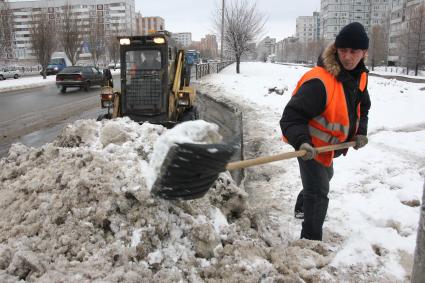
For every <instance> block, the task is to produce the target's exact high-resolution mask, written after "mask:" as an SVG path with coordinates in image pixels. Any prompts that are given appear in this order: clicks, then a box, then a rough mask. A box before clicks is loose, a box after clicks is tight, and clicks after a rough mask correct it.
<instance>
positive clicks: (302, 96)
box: [280, 45, 371, 157]
mask: <svg viewBox="0 0 425 283" xmlns="http://www.w3.org/2000/svg"><path fill="white" fill-rule="evenodd" d="M317 65H318V66H320V67H323V68H325V69H326V70H327V71H328V72H330V73H331V74H333V75H334V76H335V77H336V78H337V80H338V81H340V82H342V85H343V87H344V94H345V98H346V101H347V109H348V115H349V121H350V127H349V134H348V138H347V141H349V140H352V138H353V136H354V135H356V134H358V135H367V123H368V113H369V109H370V105H371V102H370V97H369V93H368V91H367V87H366V88H365V90H364V91H363V93H362V92H361V91H360V90H359V88H358V85H359V80H360V74H361V72H363V71H366V72H368V70H367V69H366V67H365V65H364V63H363V60H362V61H360V63H359V64H358V65H357V67H356V68H355V69H354V70H352V71H346V70H345V69H344V68H343V67H342V65H341V64H340V63H339V60H338V58H337V55H336V49H335V47H334V46H333V45H331V46H329V47H328V48H327V49H326V50H325V51H324V52H323V53H322V55H321V56H320V57H319V60H318V63H317ZM359 103H360V109H361V113H360V122H359V128H358V130H357V133H355V127H356V122H357V120H358V118H359V117H357V105H358V104H359ZM325 106H326V89H325V86H324V85H323V83H322V82H321V81H320V80H319V79H313V80H310V81H308V82H306V83H304V84H303V85H302V86H301V87H300V88H299V89H298V91H297V93H296V95H294V96H292V97H291V99H290V101H289V102H288V104H287V105H286V107H285V110H284V111H283V115H282V119H281V120H280V127H281V130H282V134H283V135H284V136H285V137H286V138H287V139H288V142H289V143H290V144H291V145H292V146H293V147H294V148H295V149H299V147H300V145H301V144H303V143H309V144H312V142H311V137H310V133H309V130H308V122H309V121H310V120H311V119H312V118H314V117H316V116H318V115H320V114H321V113H323V112H324V110H325ZM342 152H343V151H339V152H335V157H337V156H338V155H340V154H341V153H342Z"/></svg>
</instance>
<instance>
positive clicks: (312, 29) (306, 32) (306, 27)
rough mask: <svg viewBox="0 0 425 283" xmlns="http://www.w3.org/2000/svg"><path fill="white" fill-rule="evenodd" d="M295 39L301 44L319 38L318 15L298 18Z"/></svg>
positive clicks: (315, 13)
mask: <svg viewBox="0 0 425 283" xmlns="http://www.w3.org/2000/svg"><path fill="white" fill-rule="evenodd" d="M295 34H296V37H297V38H299V40H300V41H301V42H303V43H308V42H311V41H317V40H319V38H320V13H319V12H313V16H300V17H297V19H296V32H295Z"/></svg>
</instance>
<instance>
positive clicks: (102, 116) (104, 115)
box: [96, 113, 112, 121]
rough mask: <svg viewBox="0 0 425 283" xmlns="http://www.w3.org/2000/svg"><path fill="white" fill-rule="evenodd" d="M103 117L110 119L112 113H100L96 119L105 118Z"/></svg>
mask: <svg viewBox="0 0 425 283" xmlns="http://www.w3.org/2000/svg"><path fill="white" fill-rule="evenodd" d="M105 119H108V120H110V119H112V114H111V113H109V114H100V115H99V116H97V119H96V121H102V120H105Z"/></svg>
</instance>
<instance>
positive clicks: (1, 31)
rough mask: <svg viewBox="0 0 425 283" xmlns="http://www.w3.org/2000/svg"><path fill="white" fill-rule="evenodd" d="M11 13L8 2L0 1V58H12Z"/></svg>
mask: <svg viewBox="0 0 425 283" xmlns="http://www.w3.org/2000/svg"><path fill="white" fill-rule="evenodd" d="M13 32H14V30H13V13H12V10H11V9H10V7H9V3H8V2H0V59H3V60H5V61H6V60H8V59H12V58H13Z"/></svg>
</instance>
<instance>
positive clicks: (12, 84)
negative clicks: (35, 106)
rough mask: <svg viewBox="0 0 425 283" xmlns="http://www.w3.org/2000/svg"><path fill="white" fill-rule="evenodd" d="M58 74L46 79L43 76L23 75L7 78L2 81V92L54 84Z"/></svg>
mask: <svg viewBox="0 0 425 283" xmlns="http://www.w3.org/2000/svg"><path fill="white" fill-rule="evenodd" d="M55 82H56V76H47V77H46V79H45V80H44V79H43V77H42V76H33V77H21V78H19V79H7V80H4V81H0V93H2V92H8V91H13V90H21V89H28V88H34V87H40V86H45V85H48V84H54V83H55Z"/></svg>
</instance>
